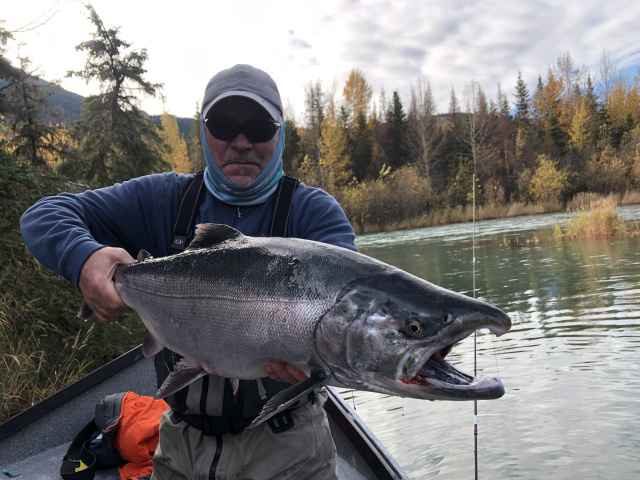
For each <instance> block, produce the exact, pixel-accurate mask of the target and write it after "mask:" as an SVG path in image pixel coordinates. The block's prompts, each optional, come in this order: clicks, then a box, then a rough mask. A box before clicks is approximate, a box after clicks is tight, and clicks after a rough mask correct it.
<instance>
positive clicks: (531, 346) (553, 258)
mask: <svg viewBox="0 0 640 480" xmlns="http://www.w3.org/2000/svg"><path fill="white" fill-rule="evenodd" d="M620 215H621V216H622V217H623V218H625V219H626V220H633V221H637V220H638V219H640V206H631V207H623V208H621V209H620ZM568 218H569V215H568V214H552V215H536V216H531V217H520V218H515V219H506V220H492V221H483V222H478V223H476V260H477V272H476V296H477V297H478V298H480V299H483V300H485V301H488V302H490V303H492V304H494V305H496V306H498V307H500V308H501V309H503V310H504V311H506V312H507V313H508V314H509V315H510V316H511V318H512V320H513V327H512V329H511V331H510V332H508V333H507V334H505V335H504V336H502V337H499V338H496V337H495V336H493V335H491V334H490V333H489V332H488V331H480V332H479V333H478V336H477V361H478V375H479V376H499V377H500V378H501V379H502V381H503V382H504V385H505V388H506V394H505V395H504V396H503V397H502V398H501V399H499V400H492V401H481V402H478V415H479V425H478V428H479V436H478V464H479V478H480V479H504V478H518V479H540V478H549V479H558V480H565V479H566V480H576V479H607V480H609V479H618V478H620V479H631V478H640V380H639V378H640V275H639V273H640V238H626V239H601V240H579V241H568V240H554V239H553V231H552V230H553V226H554V225H555V224H556V223H560V224H563V223H564V222H565V221H566V220H567V219H568ZM472 235H473V228H472V225H471V224H470V223H469V224H459V225H448V226H442V227H432V228H424V229H418V230H409V231H401V232H392V233H382V234H375V235H365V236H361V237H359V238H358V241H357V243H358V246H359V248H360V250H361V252H362V253H364V254H366V255H370V256H372V257H375V258H377V259H379V260H382V261H384V262H387V263H389V264H392V265H395V266H397V267H400V268H402V269H404V270H406V271H408V272H411V273H413V274H414V275H417V276H419V277H422V278H424V279H426V280H428V281H430V282H432V283H435V284H438V285H440V286H443V287H446V288H449V289H452V290H455V291H458V292H461V293H465V294H467V295H469V296H473V273H472V272H473V270H472V243H473V242H472ZM447 360H448V361H450V362H451V363H453V364H454V365H456V366H457V367H458V368H460V369H461V370H462V371H465V372H467V373H472V372H473V337H470V338H468V339H466V340H464V341H463V342H461V343H460V344H458V345H457V346H456V347H455V348H454V349H453V351H452V352H451V353H450V354H449V355H448V356H447ZM341 393H342V395H343V397H344V398H345V399H346V400H348V402H349V404H350V405H352V406H354V405H355V408H356V412H357V413H358V414H359V415H360V417H361V418H362V419H363V420H364V421H365V422H366V423H367V424H368V425H369V427H370V428H371V429H372V430H373V432H374V433H375V434H376V436H377V437H378V438H379V439H380V440H381V441H382V443H383V444H384V445H385V446H386V447H387V449H388V450H389V451H390V452H391V454H392V455H393V456H394V457H395V458H396V459H397V460H398V462H399V463H400V465H401V466H402V467H403V468H404V469H405V471H406V472H407V474H408V475H409V476H410V477H411V478H413V479H427V478H437V479H439V480H445V479H456V480H458V479H462V478H469V479H471V478H474V453H473V451H474V437H473V422H474V412H473V403H467V402H444V401H440V402H428V401H424V400H412V399H403V398H399V397H392V396H387V395H381V394H375V393H370V392H362V391H355V392H352V391H347V390H344V391H342V392H341Z"/></svg>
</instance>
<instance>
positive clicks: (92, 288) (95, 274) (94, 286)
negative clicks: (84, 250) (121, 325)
mask: <svg viewBox="0 0 640 480" xmlns="http://www.w3.org/2000/svg"><path fill="white" fill-rule="evenodd" d="M134 262H135V260H134V259H133V258H132V257H131V255H129V253H128V252H127V251H126V250H123V249H121V248H112V247H105V248H102V249H100V250H96V251H95V252H94V253H93V254H92V255H91V256H90V257H89V258H88V259H87V261H86V262H85V264H84V266H83V267H82V271H81V272H80V281H79V283H78V286H79V287H80V291H81V292H82V295H83V297H84V299H85V302H86V303H87V305H89V306H90V307H91V308H92V310H93V313H94V314H95V315H96V317H97V319H98V320H99V321H100V322H102V323H111V322H114V321H115V320H117V319H118V317H119V316H120V315H122V314H123V313H124V312H125V311H127V310H128V308H127V306H126V305H125V304H124V302H123V301H122V299H121V298H120V295H119V294H118V292H117V291H116V288H115V285H114V283H113V275H114V273H115V270H116V268H117V267H118V265H120V264H128V263H134Z"/></svg>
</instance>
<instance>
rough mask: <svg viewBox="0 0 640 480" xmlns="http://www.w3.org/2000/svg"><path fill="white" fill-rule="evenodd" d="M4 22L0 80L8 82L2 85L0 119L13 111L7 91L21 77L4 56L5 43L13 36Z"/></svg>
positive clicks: (1, 22)
mask: <svg viewBox="0 0 640 480" xmlns="http://www.w3.org/2000/svg"><path fill="white" fill-rule="evenodd" d="M3 23H4V20H0V80H4V81H5V82H6V84H5V85H3V86H2V87H0V119H1V117H2V116H4V115H6V114H8V113H11V112H12V106H11V103H10V101H9V100H8V98H7V95H6V93H7V89H8V88H9V87H10V86H11V84H12V83H13V82H15V81H16V80H17V79H18V78H20V71H19V70H18V69H17V68H15V67H14V66H13V65H12V64H11V62H10V61H9V60H8V59H7V58H5V56H4V52H5V45H6V44H7V42H8V41H9V40H10V39H12V38H13V37H12V35H11V33H9V32H8V31H6V30H5V29H4V28H3V27H2V24H3Z"/></svg>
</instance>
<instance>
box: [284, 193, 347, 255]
mask: <svg viewBox="0 0 640 480" xmlns="http://www.w3.org/2000/svg"><path fill="white" fill-rule="evenodd" d="M301 187H302V188H298V190H297V191H296V196H298V195H299V199H300V200H299V201H297V202H294V204H293V209H292V214H293V216H294V218H295V219H297V221H296V222H294V224H293V227H292V230H293V231H292V232H291V236H293V237H298V238H304V239H307V240H314V241H316V242H323V243H328V244H331V245H336V246H338V247H342V248H347V249H349V250H353V251H355V252H357V251H358V248H357V247H356V244H355V239H356V234H355V233H354V232H353V227H351V224H350V223H349V220H348V219H347V216H346V215H345V214H344V211H343V210H342V207H340V205H339V204H338V202H337V201H336V200H335V198H333V197H332V196H331V195H329V194H328V193H327V192H325V191H324V190H320V189H317V188H310V187H306V186H304V185H301ZM294 198H295V197H294Z"/></svg>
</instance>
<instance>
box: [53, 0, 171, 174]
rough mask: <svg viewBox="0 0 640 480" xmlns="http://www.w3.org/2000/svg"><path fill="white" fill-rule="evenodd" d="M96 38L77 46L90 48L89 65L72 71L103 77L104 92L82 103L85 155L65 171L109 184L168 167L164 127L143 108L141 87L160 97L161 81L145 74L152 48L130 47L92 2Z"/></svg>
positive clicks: (79, 132) (77, 129)
mask: <svg viewBox="0 0 640 480" xmlns="http://www.w3.org/2000/svg"><path fill="white" fill-rule="evenodd" d="M87 9H88V10H89V19H90V20H91V22H92V23H93V25H94V26H95V32H94V33H92V39H91V40H89V41H86V42H82V43H81V44H79V45H78V46H77V47H76V49H77V50H80V51H84V52H87V61H86V63H85V67H84V70H81V71H71V72H69V73H68V74H67V75H68V76H78V77H80V78H82V79H84V80H85V81H87V82H89V81H91V80H93V81H97V82H98V83H99V84H100V91H101V93H100V94H98V95H91V96H89V97H86V98H85V99H84V101H83V102H82V117H81V119H80V120H78V121H77V122H76V123H75V125H74V128H73V132H74V134H75V135H76V136H77V138H78V140H79V143H80V149H79V155H78V156H77V157H76V158H74V159H72V160H70V161H68V162H66V163H65V164H64V165H63V166H62V170H63V172H64V173H66V174H68V175H70V176H71V177H73V178H79V179H82V180H85V181H88V182H92V183H94V184H95V185H98V186H103V185H108V184H112V183H113V182H118V181H123V180H127V179H129V178H132V177H137V176H141V175H145V174H149V173H153V172H159V171H161V170H162V169H166V168H167V167H168V165H167V164H166V163H165V162H164V161H163V160H162V156H161V150H162V142H161V139H160V136H159V134H158V126H157V124H155V123H154V122H153V121H151V120H150V119H149V117H148V116H147V115H146V114H145V113H144V112H142V111H141V110H140V109H139V108H138V102H139V99H138V98H137V97H136V96H135V93H136V92H138V91H141V92H143V93H144V94H145V95H148V96H151V97H154V96H156V95H157V92H158V90H159V89H160V88H161V85H160V84H157V83H150V82H148V81H147V80H146V79H145V78H144V75H145V74H146V70H145V69H144V63H145V62H146V60H147V51H146V50H145V49H142V50H141V51H135V50H130V47H131V44H130V43H128V42H125V41H124V40H122V39H121V38H120V36H119V33H120V32H119V29H118V28H109V29H107V28H106V27H105V26H104V24H103V22H102V20H101V19H100V17H99V16H98V14H97V13H96V11H95V10H94V9H93V7H92V6H91V5H87Z"/></svg>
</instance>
